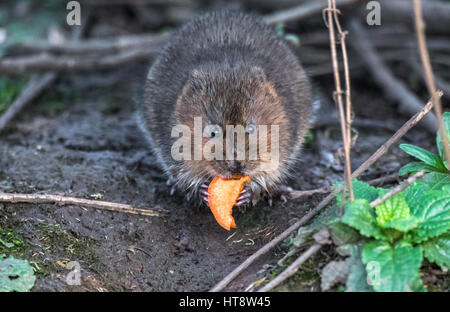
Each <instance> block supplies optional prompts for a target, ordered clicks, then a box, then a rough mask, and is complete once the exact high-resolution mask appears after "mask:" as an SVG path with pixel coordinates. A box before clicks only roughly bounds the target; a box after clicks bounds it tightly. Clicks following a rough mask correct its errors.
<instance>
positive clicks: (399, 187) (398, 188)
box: [370, 170, 425, 208]
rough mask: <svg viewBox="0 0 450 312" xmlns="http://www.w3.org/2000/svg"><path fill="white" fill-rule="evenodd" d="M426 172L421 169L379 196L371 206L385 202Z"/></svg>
mask: <svg viewBox="0 0 450 312" xmlns="http://www.w3.org/2000/svg"><path fill="white" fill-rule="evenodd" d="M424 174H425V171H423V170H422V171H419V172H417V173H416V174H414V175H412V176H410V177H409V178H408V179H407V180H406V181H405V182H403V183H401V184H399V185H397V186H396V187H394V188H393V189H391V190H390V191H389V192H387V193H386V194H384V195H383V196H381V197H380V198H377V199H375V200H374V201H373V202H371V203H370V207H372V208H374V207H376V206H378V205H379V204H381V203H383V202H385V201H386V200H388V199H389V198H391V197H392V196H394V195H395V194H398V193H400V192H401V191H403V190H404V189H406V188H407V187H408V186H410V185H411V184H413V183H414V182H416V181H417V180H418V179H420V178H421V177H423V175H424Z"/></svg>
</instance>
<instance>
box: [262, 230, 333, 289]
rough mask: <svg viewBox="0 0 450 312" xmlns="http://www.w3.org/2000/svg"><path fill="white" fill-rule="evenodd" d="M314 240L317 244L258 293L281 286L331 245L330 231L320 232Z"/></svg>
mask: <svg viewBox="0 0 450 312" xmlns="http://www.w3.org/2000/svg"><path fill="white" fill-rule="evenodd" d="M314 239H315V241H316V243H315V244H314V245H312V246H311V247H309V248H308V249H307V250H306V251H305V252H304V253H302V254H301V255H300V257H298V258H297V259H296V260H295V261H294V262H292V263H291V265H289V266H288V267H287V268H286V270H284V271H283V272H281V273H280V274H278V275H277V277H276V278H274V279H273V280H271V281H270V282H269V283H267V285H265V286H264V287H262V288H261V289H259V290H258V292H267V291H270V290H272V289H273V288H275V287H276V286H278V285H279V284H281V283H282V282H283V281H285V280H286V279H288V278H289V277H291V276H292V275H294V274H295V273H296V272H297V271H298V268H299V267H300V266H301V265H302V264H303V263H304V262H305V261H306V260H308V259H309V258H310V257H312V256H313V255H315V254H316V253H317V252H318V251H319V250H320V248H322V246H323V245H325V244H329V243H330V241H329V234H328V231H327V230H326V229H325V228H324V229H322V230H321V231H319V232H318V233H317V234H316V235H314Z"/></svg>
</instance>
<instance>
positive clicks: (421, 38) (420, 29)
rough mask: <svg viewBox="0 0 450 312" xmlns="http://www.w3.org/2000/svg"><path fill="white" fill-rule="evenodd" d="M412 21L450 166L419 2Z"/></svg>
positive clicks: (446, 139)
mask: <svg viewBox="0 0 450 312" xmlns="http://www.w3.org/2000/svg"><path fill="white" fill-rule="evenodd" d="M414 21H415V25H416V33H417V41H418V43H419V52H420V58H421V60H422V64H423V69H424V71H425V80H426V82H427V87H428V92H429V93H430V96H431V97H432V101H433V106H434V111H435V112H436V117H437V119H438V124H439V133H440V135H441V141H442V146H443V149H444V155H445V158H446V160H447V163H448V164H450V147H449V144H448V138H447V133H446V131H445V128H444V122H443V120H442V105H441V99H440V97H436V96H434V94H435V93H436V84H435V82H434V76H433V69H432V68H431V62H430V55H429V53H428V48H427V43H426V39H425V29H424V28H425V24H424V22H423V16H422V6H421V1H420V0H414Z"/></svg>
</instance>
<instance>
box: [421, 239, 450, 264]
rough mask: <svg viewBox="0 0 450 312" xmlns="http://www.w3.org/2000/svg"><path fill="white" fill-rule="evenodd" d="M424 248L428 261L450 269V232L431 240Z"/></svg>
mask: <svg viewBox="0 0 450 312" xmlns="http://www.w3.org/2000/svg"><path fill="white" fill-rule="evenodd" d="M422 246H423V252H424V255H425V257H426V258H427V259H428V260H430V261H431V262H435V263H436V264H438V265H439V266H441V267H450V232H446V233H445V234H443V235H441V236H437V237H435V238H432V239H429V240H427V241H426V242H425V243H424V244H423V245H422Z"/></svg>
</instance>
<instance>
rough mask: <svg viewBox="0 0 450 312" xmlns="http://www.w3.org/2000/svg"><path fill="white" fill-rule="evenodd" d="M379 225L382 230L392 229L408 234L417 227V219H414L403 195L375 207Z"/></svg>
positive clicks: (395, 196) (400, 194) (393, 197)
mask: <svg viewBox="0 0 450 312" xmlns="http://www.w3.org/2000/svg"><path fill="white" fill-rule="evenodd" d="M375 211H376V214H377V223H378V225H379V226H381V227H382V228H392V229H396V230H398V231H401V232H407V231H409V230H410V229H412V228H415V227H416V226H417V219H416V218H414V217H412V216H411V214H410V211H409V207H408V204H407V203H406V200H405V197H404V196H403V194H402V193H399V194H397V195H394V196H392V197H391V198H389V199H388V200H386V201H384V202H383V203H381V204H379V205H378V206H376V207H375Z"/></svg>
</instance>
